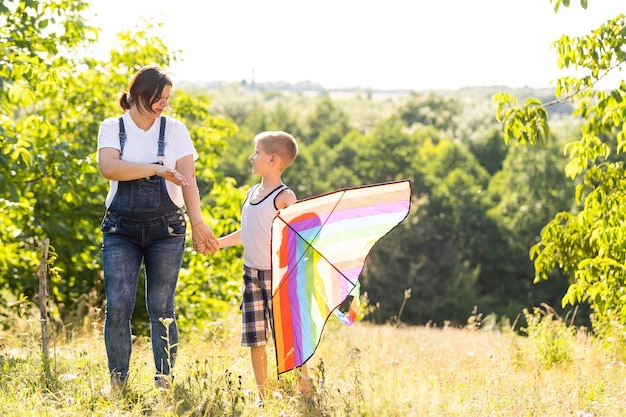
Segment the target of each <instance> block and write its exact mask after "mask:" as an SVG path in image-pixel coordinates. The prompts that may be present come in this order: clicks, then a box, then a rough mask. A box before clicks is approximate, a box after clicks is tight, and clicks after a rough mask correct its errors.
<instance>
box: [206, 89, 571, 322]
mask: <svg viewBox="0 0 626 417" xmlns="http://www.w3.org/2000/svg"><path fill="white" fill-rule="evenodd" d="M517 93H518V94H520V92H517ZM208 94H209V96H210V97H211V101H212V105H211V110H212V112H213V113H214V114H218V115H224V116H226V117H228V118H230V119H232V120H234V121H235V122H236V123H237V124H238V126H239V132H238V133H237V134H235V135H233V136H232V137H229V138H226V145H225V146H226V148H225V151H224V152H223V153H222V154H221V157H220V158H219V160H218V161H217V163H216V167H217V169H218V170H219V171H220V172H222V173H223V174H224V175H225V176H226V177H230V178H234V179H235V181H236V184H237V185H240V186H243V187H244V188H246V187H247V186H249V185H250V184H252V183H254V182H255V181H257V180H258V178H253V177H251V175H250V162H249V161H248V156H249V155H250V153H251V152H252V150H253V143H252V138H253V137H254V135H255V134H256V133H258V132H259V131H263V130H286V131H289V132H291V133H293V134H294V135H295V136H296V137H297V139H298V140H299V143H300V155H299V157H298V159H297V160H296V162H295V163H294V165H293V166H292V167H290V168H289V169H287V171H286V172H285V174H284V180H285V182H286V183H287V184H288V185H290V186H291V187H292V188H293V189H294V190H295V191H296V193H297V195H298V197H299V198H305V197H309V196H313V195H317V194H321V193H325V192H328V191H331V190H335V189H340V188H343V187H352V186H358V185H362V184H368V183H376V182H385V181H392V180H397V179H402V178H409V179H411V180H412V181H413V197H412V210H411V213H410V216H409V217H408V218H407V220H406V221H405V222H404V223H403V224H401V225H400V226H399V227H398V228H397V229H395V230H394V231H393V232H392V233H390V234H389V235H388V236H386V237H385V238H384V239H382V240H381V241H380V242H379V243H378V244H377V245H376V247H375V248H374V250H373V251H372V253H371V255H370V257H369V258H368V261H367V264H366V268H365V270H364V273H363V276H362V291H364V292H367V295H368V298H369V303H370V307H375V308H372V312H371V314H370V315H369V316H368V318H369V319H370V320H373V321H376V322H385V321H389V320H397V315H398V314H399V312H400V307H401V305H402V303H403V300H404V297H405V294H406V295H408V293H407V292H406V290H407V289H408V290H410V298H409V299H408V300H406V305H405V307H404V309H403V310H402V314H401V317H400V320H401V321H403V322H406V323H419V324H425V323H428V322H434V323H438V324H442V323H443V322H444V321H451V322H453V323H457V324H464V323H465V322H466V321H467V319H468V317H469V316H470V315H472V313H473V312H474V313H476V312H478V314H482V315H483V316H485V315H488V314H491V313H493V314H495V316H496V317H498V318H499V319H503V320H510V321H513V320H515V319H516V317H518V315H521V313H522V310H523V309H524V308H530V309H532V308H533V307H535V306H538V305H540V304H541V303H546V304H548V305H550V306H552V307H554V308H556V309H557V311H560V306H561V298H562V297H563V295H564V294H565V292H566V291H567V286H568V280H567V278H564V277H562V276H556V277H555V278H554V279H553V280H550V281H544V282H541V283H539V284H533V278H534V269H533V264H532V261H531V260H530V257H529V249H530V247H531V246H532V245H534V244H536V243H537V242H538V240H539V233H540V231H541V229H542V227H543V226H544V225H545V224H546V223H547V222H549V221H550V220H551V219H552V218H553V217H554V216H555V214H556V213H558V212H560V211H563V210H571V209H572V208H573V206H574V197H573V193H574V191H573V189H574V184H573V183H572V182H571V181H570V180H568V179H566V178H565V175H564V166H565V163H566V161H567V158H566V156H565V155H564V153H563V146H564V144H565V143H566V142H568V141H571V140H572V138H573V135H575V134H576V133H575V132H576V129H575V127H576V125H577V122H576V121H575V120H574V119H572V118H569V117H567V112H568V110H570V111H571V109H568V106H567V105H561V106H559V107H558V108H553V109H551V111H553V115H552V116H553V117H552V122H551V123H552V125H553V129H552V132H553V134H552V137H551V138H550V141H549V143H548V145H547V146H537V147H523V146H517V145H516V144H510V145H507V144H505V142H504V140H503V137H502V132H501V126H499V125H498V123H497V122H496V120H495V118H494V112H495V110H494V106H493V104H492V103H491V100H490V90H489V89H485V90H483V91H480V90H479V91H459V92H456V93H443V92H442V93H435V92H411V93H409V94H407V95H395V96H389V97H386V98H384V99H382V100H377V99H375V98H373V97H372V96H371V95H368V94H366V93H359V92H357V93H355V94H354V95H353V96H351V97H346V96H345V95H342V96H340V97H333V96H332V94H331V93H324V92H321V93H316V94H314V95H313V96H311V95H307V94H305V93H280V92H277V91H276V90H269V89H267V90H264V89H260V90H258V91H250V89H249V88H247V86H245V85H241V86H236V85H233V86H230V87H229V88H221V89H220V90H213V91H210V92H208ZM522 94H529V95H532V94H534V95H535V96H537V95H541V94H544V96H545V94H549V92H545V91H543V92H542V91H539V92H538V91H525V92H522ZM545 98H546V101H549V99H550V97H549V96H546V97H545ZM206 186H207V187H210V184H206ZM216 210H218V211H219V207H217V208H216Z"/></svg>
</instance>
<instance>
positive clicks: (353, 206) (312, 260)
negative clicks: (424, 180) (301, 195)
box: [271, 180, 411, 375]
mask: <svg viewBox="0 0 626 417" xmlns="http://www.w3.org/2000/svg"><path fill="white" fill-rule="evenodd" d="M410 205H411V182H410V180H401V181H394V182H388V183H382V184H372V185H366V186H362V187H355V188H348V189H344V190H338V191H334V192H332V193H328V194H324V195H321V196H317V197H312V198H308V199H305V200H301V201H298V202H297V203H295V204H293V205H291V206H289V207H286V208H285V209H282V210H280V211H279V212H278V214H277V215H276V217H275V218H274V221H273V223H272V243H271V246H272V313H273V314H272V316H273V326H272V329H273V332H274V342H275V344H276V362H277V366H278V374H279V375H280V374H281V373H284V372H287V371H289V370H292V369H294V368H297V367H299V366H302V365H303V364H304V363H305V362H306V361H307V360H308V359H309V358H310V357H311V356H313V353H314V352H315V350H316V348H317V346H318V344H319V341H320V339H321V335H322V330H323V328H324V325H325V324H326V321H327V319H328V317H329V316H330V315H331V313H332V312H333V311H334V310H335V309H336V308H337V307H339V305H341V303H342V302H343V301H344V300H345V299H346V298H347V297H348V295H349V294H350V293H351V291H352V290H353V289H354V288H355V286H356V285H357V284H358V282H359V281H358V280H359V277H360V275H361V272H362V271H363V267H364V265H365V260H366V258H367V256H368V255H369V253H370V251H371V249H372V248H373V246H374V244H375V243H376V242H377V241H378V240H380V239H381V238H382V237H383V236H385V235H386V234H387V233H389V232H390V231H391V230H393V229H394V228H395V227H396V226H397V225H398V224H400V223H401V222H402V221H404V219H405V218H406V217H407V216H408V213H409V209H410ZM351 319H354V318H353V317H352V318H351Z"/></svg>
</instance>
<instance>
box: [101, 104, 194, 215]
mask: <svg viewBox="0 0 626 417" xmlns="http://www.w3.org/2000/svg"><path fill="white" fill-rule="evenodd" d="M162 117H165V116H162ZM165 119H166V123H165V151H164V153H165V155H164V158H163V165H164V166H166V167H168V168H176V161H178V160H179V159H180V158H183V157H185V156H187V155H193V160H194V161H195V160H196V159H198V153H197V152H196V149H195V147H194V146H193V143H192V142H191V137H190V136H189V131H188V130H187V126H185V125H184V124H183V123H182V122H181V121H179V120H177V119H173V118H171V117H165ZM123 120H124V129H125V130H126V142H125V143H124V152H123V154H122V159H123V160H124V161H129V162H138V163H142V164H152V163H156V162H158V157H157V155H158V153H159V130H160V125H161V121H160V120H159V119H156V120H155V121H154V123H153V124H152V127H150V129H148V130H147V131H145V130H143V129H141V128H139V127H137V125H136V124H135V122H133V119H132V118H131V117H130V114H128V112H126V113H124V115H123ZM119 132H120V122H119V120H118V118H117V117H112V118H109V119H106V120H105V121H103V122H102V123H101V124H100V130H99V131H98V152H97V153H96V160H97V155H98V153H99V151H100V149H102V148H114V149H117V150H120V136H119ZM165 184H166V187H167V192H168V194H169V195H170V198H171V199H172V202H173V203H174V204H176V205H177V206H178V207H182V206H183V205H184V204H185V200H184V199H183V190H182V188H181V187H180V186H178V185H176V184H174V183H173V182H171V181H165ZM116 192H117V181H113V180H110V181H109V193H108V194H107V198H106V202H105V204H106V206H107V207H109V206H110V205H111V202H112V201H113V197H115V193H116Z"/></svg>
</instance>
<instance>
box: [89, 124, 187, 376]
mask: <svg viewBox="0 0 626 417" xmlns="http://www.w3.org/2000/svg"><path fill="white" fill-rule="evenodd" d="M119 121H120V148H121V150H120V158H121V155H122V153H123V152H124V143H125V141H126V131H125V129H124V123H123V121H122V118H121V117H120V118H119ZM164 149H165V118H164V117H163V118H161V129H160V133H159V149H158V162H157V163H159V164H161V165H163V156H164ZM101 228H102V233H103V244H102V261H103V270H104V290H105V295H106V320H105V325H104V342H105V346H106V352H107V357H108V366H109V372H110V373H111V375H114V376H115V377H116V378H117V379H118V380H121V381H124V380H125V379H126V377H127V376H128V367H129V363H130V356H131V350H132V341H131V317H132V313H133V309H134V307H135V295H136V291H137V280H138V274H139V268H140V267H141V263H142V261H143V264H144V267H145V275H146V306H147V310H148V315H149V317H150V336H151V340H152V353H153V355H154V363H155V366H156V373H157V376H158V375H169V374H170V369H171V367H173V366H174V362H175V359H176V352H177V345H178V328H177V326H176V320H175V318H174V294H175V290H176V283H177V281H178V273H179V271H180V267H181V264H182V259H183V253H184V250H185V231H186V221H185V213H184V211H183V210H182V209H181V208H179V207H177V206H176V205H175V204H174V203H173V202H172V200H171V198H170V196H169V194H168V192H167V188H166V187H165V179H164V178H162V177H160V176H158V175H153V176H150V177H147V178H140V179H136V180H131V181H119V183H118V189H117V193H116V194H115V197H114V198H113V201H112V202H111V205H110V207H109V208H108V209H107V211H106V215H105V216H104V219H103V221H102V226H101ZM166 318H167V319H171V320H167V321H171V324H169V326H168V327H166V325H165V324H166V323H165V322H162V319H166Z"/></svg>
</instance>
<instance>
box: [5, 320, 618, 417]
mask: <svg viewBox="0 0 626 417" xmlns="http://www.w3.org/2000/svg"><path fill="white" fill-rule="evenodd" d="M546 323H547V322H546ZM32 325H33V326H39V323H38V322H36V323H34V324H32ZM239 329H240V323H239V317H238V316H237V315H236V314H233V316H232V318H230V319H228V320H226V321H224V322H220V323H210V324H207V325H206V326H202V328H199V329H196V330H194V331H192V332H187V333H186V334H183V335H181V336H182V337H181V344H180V348H179V356H178V361H177V363H176V367H175V375H176V377H175V380H174V383H173V386H172V388H171V389H157V388H155V387H154V384H153V378H152V372H153V365H152V359H151V351H150V344H149V340H148V338H147V337H138V338H137V339H136V340H135V343H134V350H133V356H132V362H131V378H130V382H129V385H128V387H127V389H126V390H125V391H123V392H116V391H113V392H111V391H108V384H109V380H108V377H107V370H106V356H105V352H104V343H103V340H102V332H101V329H97V328H94V330H93V332H92V334H91V335H87V336H86V337H80V338H78V337H77V338H75V339H74V340H72V341H70V342H65V343H62V344H61V343H56V344H54V345H53V346H51V347H50V352H51V354H50V358H51V361H50V370H49V372H45V370H44V367H43V365H42V363H43V361H42V356H41V348H40V346H39V340H38V335H37V331H36V329H35V328H33V329H32V332H31V333H28V332H25V333H21V335H20V336H19V337H17V336H14V337H4V340H3V341H2V346H1V347H2V350H1V354H0V365H1V367H2V371H1V373H0V415H2V416H398V417H400V416H437V417H441V416H464V417H467V416H481V417H484V416H507V417H510V416H520V417H521V416H546V417H547V416H550V417H557V416H558V417H562V416H576V417H592V416H593V417H618V416H626V366H625V364H624V363H623V362H621V361H619V360H615V355H613V354H611V353H610V352H606V351H605V350H604V349H603V348H602V347H601V345H600V342H598V341H597V340H594V339H593V338H591V337H589V336H588V335H587V334H586V333H585V332H584V331H576V329H571V328H567V326H565V325H563V324H562V323H560V322H556V321H554V322H550V323H547V324H546V325H545V326H539V325H537V326H535V327H534V328H533V331H532V333H530V334H529V335H528V336H527V337H522V336H519V335H517V334H515V333H513V332H510V331H507V330H504V331H500V330H494V329H491V330H487V329H485V328H478V327H477V326H467V327H465V328H451V327H449V328H431V327H424V326H415V327H410V326H401V327H395V326H390V325H384V326H375V325H370V324H368V323H358V324H357V325H355V326H352V327H348V326H344V325H342V324H339V323H338V322H337V321H336V320H334V319H333V318H331V320H329V322H328V324H327V326H326V329H325V330H324V334H323V336H322V342H321V343H320V346H319V347H318V350H317V352H316V353H315V355H314V356H313V358H311V359H310V361H309V362H308V364H309V370H310V374H311V379H312V382H313V384H314V387H315V396H314V398H313V399H312V400H311V401H309V402H307V401H304V400H303V399H302V398H301V397H300V395H299V394H298V390H297V384H296V376H295V375H294V374H293V372H290V373H288V374H285V375H281V378H280V379H277V378H276V371H275V360H274V352H273V348H270V349H268V353H269V357H270V375H271V379H272V381H273V382H272V385H273V386H272V392H273V393H274V394H273V395H272V398H271V399H270V400H269V401H267V402H266V404H265V406H264V407H263V408H257V407H256V405H255V399H256V389H255V386H254V378H253V375H252V370H251V365H250V359H249V356H248V355H249V353H248V350H246V349H244V348H242V347H240V346H239ZM29 334H30V336H29Z"/></svg>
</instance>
